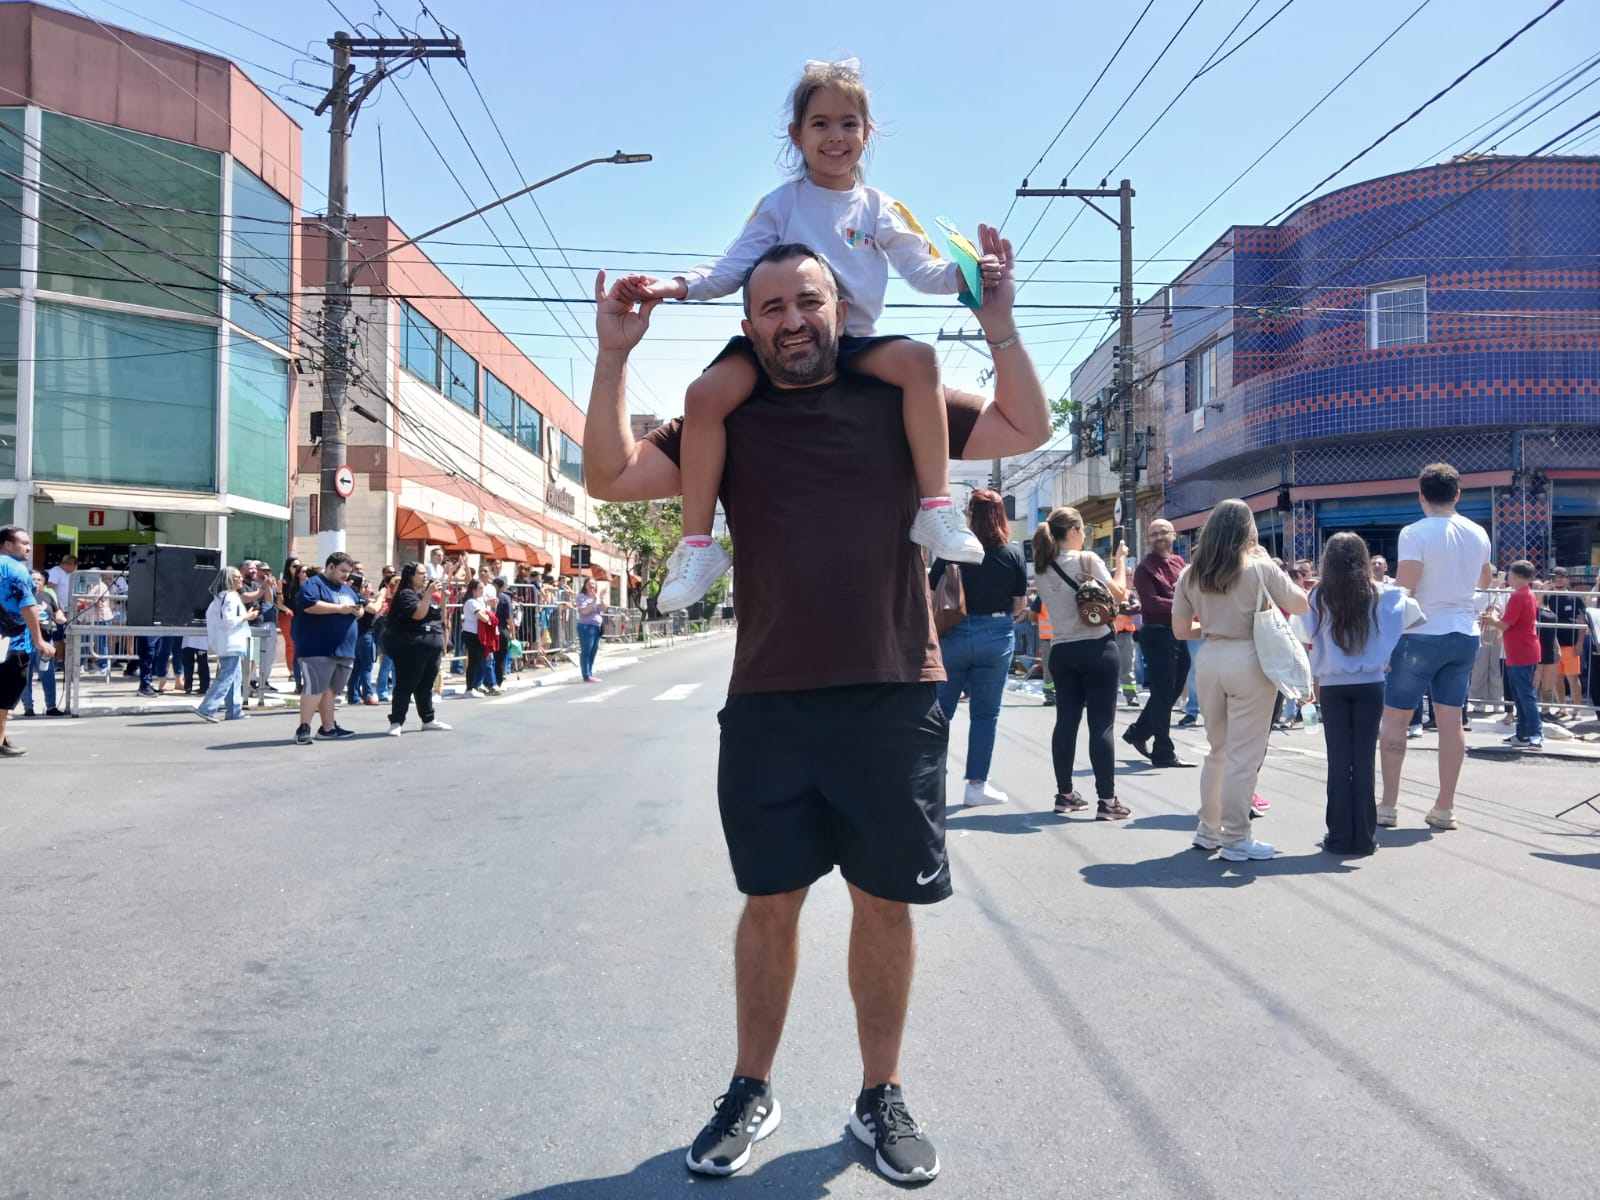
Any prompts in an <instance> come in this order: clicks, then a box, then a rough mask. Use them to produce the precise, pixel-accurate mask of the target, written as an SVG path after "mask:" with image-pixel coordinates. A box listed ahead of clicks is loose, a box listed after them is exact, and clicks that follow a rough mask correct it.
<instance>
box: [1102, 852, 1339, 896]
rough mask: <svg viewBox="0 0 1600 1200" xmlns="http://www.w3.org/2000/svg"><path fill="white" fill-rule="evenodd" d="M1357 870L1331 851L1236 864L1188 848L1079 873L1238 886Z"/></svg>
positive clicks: (1177, 884)
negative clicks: (1266, 880) (1278, 878)
mask: <svg viewBox="0 0 1600 1200" xmlns="http://www.w3.org/2000/svg"><path fill="white" fill-rule="evenodd" d="M1355 870H1357V868H1355V867H1351V866H1347V865H1345V863H1343V862H1342V861H1340V859H1339V858H1338V857H1337V856H1335V855H1332V854H1324V853H1322V852H1321V851H1320V850H1319V851H1317V852H1316V853H1313V854H1280V855H1278V857H1277V858H1269V859H1266V860H1264V861H1262V862H1242V863H1233V862H1228V861H1226V860H1224V859H1221V858H1217V857H1215V856H1213V855H1210V854H1207V853H1205V852H1203V851H1200V850H1194V849H1191V848H1188V847H1185V848H1184V849H1182V850H1180V851H1178V853H1176V854H1169V855H1167V856H1166V857H1165V858H1147V859H1145V860H1144V861H1143V862H1132V863H1092V864H1090V865H1089V866H1087V867H1084V868H1083V869H1082V870H1081V871H1079V872H1078V874H1080V875H1081V876H1083V881H1084V882H1085V883H1087V884H1089V885H1090V886H1091V887H1102V888H1237V887H1248V886H1249V885H1250V884H1252V883H1254V882H1255V881H1256V880H1257V879H1264V878H1270V877H1272V876H1283V875H1348V874H1351V873H1352V872H1354V871H1355Z"/></svg>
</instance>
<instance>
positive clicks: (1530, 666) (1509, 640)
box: [1486, 561, 1544, 750]
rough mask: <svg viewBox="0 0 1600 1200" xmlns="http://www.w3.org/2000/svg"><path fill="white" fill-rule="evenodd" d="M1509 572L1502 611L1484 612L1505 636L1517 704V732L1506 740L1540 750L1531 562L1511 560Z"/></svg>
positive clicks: (1541, 726)
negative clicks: (1508, 591) (1496, 614)
mask: <svg viewBox="0 0 1600 1200" xmlns="http://www.w3.org/2000/svg"><path fill="white" fill-rule="evenodd" d="M1508 574H1509V576H1510V581H1511V588H1512V591H1511V598H1510V599H1509V600H1507V601H1506V611H1505V614H1504V615H1503V616H1501V617H1500V618H1498V619H1496V618H1494V617H1492V616H1487V614H1486V617H1487V619H1488V620H1490V621H1493V622H1494V624H1495V625H1497V626H1498V627H1499V628H1500V630H1501V632H1502V633H1504V635H1505V647H1506V679H1507V681H1508V682H1509V683H1510V684H1511V698H1512V699H1513V700H1515V701H1516V705H1517V731H1516V733H1514V734H1512V735H1511V736H1510V737H1508V738H1506V739H1505V743H1506V745H1508V746H1514V747H1516V748H1517V749H1518V750H1542V749H1543V748H1544V722H1543V719H1542V718H1541V717H1540V716H1539V701H1538V699H1537V697H1535V696H1534V693H1533V673H1534V672H1535V671H1536V670H1538V669H1539V631H1538V629H1537V628H1536V622H1537V620H1538V616H1539V604H1538V601H1536V600H1535V599H1534V597H1533V589H1532V588H1531V587H1530V586H1529V585H1530V584H1532V583H1533V564H1532V563H1531V562H1527V561H1521V562H1514V563H1512V564H1511V568H1510V571H1509V572H1508Z"/></svg>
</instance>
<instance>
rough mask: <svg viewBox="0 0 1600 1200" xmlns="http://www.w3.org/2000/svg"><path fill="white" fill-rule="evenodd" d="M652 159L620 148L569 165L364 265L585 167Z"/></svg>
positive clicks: (390, 248)
mask: <svg viewBox="0 0 1600 1200" xmlns="http://www.w3.org/2000/svg"><path fill="white" fill-rule="evenodd" d="M651 159H652V156H651V155H649V154H624V153H623V152H622V151H621V150H618V151H617V152H616V153H615V154H611V155H607V156H606V157H605V158H591V159H586V160H585V161H583V162H581V163H579V164H578V165H577V166H575V167H568V168H567V169H566V170H565V171H558V172H556V174H554V175H550V176H548V177H546V178H544V179H541V180H539V181H538V182H537V183H530V184H529V185H528V186H527V187H525V188H519V189H518V190H517V191H514V192H512V193H511V194H510V195H508V196H501V197H500V199H498V200H491V201H489V203H487V204H485V205H483V206H481V207H479V208H475V209H473V210H472V211H471V212H469V213H462V214H461V215H460V216H459V217H452V218H451V219H450V220H448V221H446V222H445V223H444V224H443V225H435V226H434V227H433V228H432V229H429V230H427V231H425V232H423V233H419V234H417V236H416V237H411V238H407V239H406V240H405V241H403V242H396V243H395V244H394V245H393V246H389V247H387V248H386V249H383V250H380V251H378V253H376V254H374V255H372V256H371V257H370V258H367V259H365V260H364V261H363V264H362V265H366V264H367V263H372V262H376V261H377V260H378V259H380V258H387V257H388V256H389V255H391V254H393V253H394V252H395V251H396V250H404V249H405V248H406V247H407V246H414V245H416V244H417V243H418V242H421V241H425V240H426V239H428V238H431V237H432V236H433V235H434V234H436V233H443V232H444V231H445V230H446V229H449V228H450V227H451V226H453V225H459V224H461V222H463V221H470V220H472V218H473V217H476V216H481V215H482V214H483V213H486V212H488V211H489V210H490V209H491V208H499V207H500V206H501V205H502V204H509V203H510V202H511V201H513V200H515V199H517V198H518V197H520V196H526V195H527V194H528V193H529V192H532V191H536V190H538V189H539V188H542V187H543V186H544V185H545V184H547V183H554V182H555V181H556V180H558V179H565V178H566V177H567V176H568V175H571V174H574V173H575V172H578V171H581V170H583V169H584V168H585V167H592V166H594V165H595V164H596V163H617V164H619V165H623V164H627V163H647V162H650V161H651ZM352 278H353V276H352Z"/></svg>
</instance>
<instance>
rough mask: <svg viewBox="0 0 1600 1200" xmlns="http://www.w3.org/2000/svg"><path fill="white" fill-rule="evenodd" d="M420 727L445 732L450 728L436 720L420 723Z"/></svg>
mask: <svg viewBox="0 0 1600 1200" xmlns="http://www.w3.org/2000/svg"><path fill="white" fill-rule="evenodd" d="M422 727H423V728H424V729H428V730H435V729H437V730H445V729H449V728H450V726H448V725H446V724H445V723H444V722H443V721H440V720H437V719H435V720H432V721H424V722H423V723H422Z"/></svg>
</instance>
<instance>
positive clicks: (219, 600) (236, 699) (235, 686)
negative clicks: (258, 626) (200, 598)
mask: <svg viewBox="0 0 1600 1200" xmlns="http://www.w3.org/2000/svg"><path fill="white" fill-rule="evenodd" d="M243 582H244V576H243V575H241V574H240V573H239V568H238V567H223V568H222V570H220V571H218V572H217V577H216V579H215V580H214V581H213V582H212V584H211V595H212V596H213V597H214V598H213V599H212V601H211V605H210V607H208V608H207V609H206V641H207V643H208V645H209V646H210V648H211V653H213V654H215V655H216V656H217V677H216V678H215V679H214V680H212V681H211V686H210V688H208V689H207V690H206V694H205V699H203V700H201V701H200V703H199V704H198V705H197V706H196V707H195V710H194V712H195V716H197V717H199V718H200V719H201V720H202V721H210V722H211V723H212V724H216V722H217V710H218V709H219V708H221V707H222V705H223V702H224V701H226V702H227V705H228V720H230V721H239V720H243V718H244V691H243V687H242V682H243V675H242V673H241V668H242V666H243V663H244V660H245V659H246V658H247V657H248V656H249V654H250V622H251V621H254V620H255V619H256V617H257V616H258V615H259V614H260V610H259V609H256V608H246V607H245V606H244V601H243V600H241V599H240V598H239V587H240V585H241V584H242V583H243Z"/></svg>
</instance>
